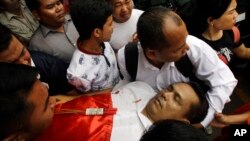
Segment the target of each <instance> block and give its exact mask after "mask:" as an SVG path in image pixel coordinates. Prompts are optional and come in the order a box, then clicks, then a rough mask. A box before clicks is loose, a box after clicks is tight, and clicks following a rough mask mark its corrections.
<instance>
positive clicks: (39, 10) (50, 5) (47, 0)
mask: <svg viewBox="0 0 250 141" xmlns="http://www.w3.org/2000/svg"><path fill="white" fill-rule="evenodd" d="M25 2H26V5H27V7H28V8H29V9H30V11H31V12H32V14H33V15H34V16H35V17H36V19H37V20H38V21H39V22H40V23H41V24H43V25H44V26H46V27H49V28H52V29H57V28H58V27H61V26H62V25H63V23H64V21H65V11H64V7H63V4H62V2H61V0H25Z"/></svg>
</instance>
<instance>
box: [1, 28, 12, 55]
mask: <svg viewBox="0 0 250 141" xmlns="http://www.w3.org/2000/svg"><path fill="white" fill-rule="evenodd" d="M11 35H12V34H11V31H10V29H8V28H7V27H5V26H4V25H2V24H0V52H2V51H4V50H6V49H8V47H9V45H10V42H11V40H12V36H11Z"/></svg>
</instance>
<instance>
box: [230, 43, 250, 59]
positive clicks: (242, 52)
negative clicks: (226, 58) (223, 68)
mask: <svg viewBox="0 0 250 141" xmlns="http://www.w3.org/2000/svg"><path fill="white" fill-rule="evenodd" d="M233 51H234V53H235V55H236V56H238V57H239V58H242V59H250V48H247V47H246V46H245V44H244V43H242V44H241V45H240V46H239V47H237V48H234V50H233Z"/></svg>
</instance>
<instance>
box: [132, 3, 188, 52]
mask: <svg viewBox="0 0 250 141" xmlns="http://www.w3.org/2000/svg"><path fill="white" fill-rule="evenodd" d="M167 18H172V19H173V21H174V22H175V23H176V25H178V26H180V25H182V24H184V22H183V21H182V19H181V18H180V17H179V16H178V15H177V14H176V13H175V12H173V11H172V10H171V9H168V8H166V7H161V6H157V7H152V8H149V9H148V10H146V11H145V12H144V13H143V14H142V15H141V16H140V18H139V20H138V23H137V34H138V38H139V40H140V43H141V45H142V47H143V48H150V49H154V50H161V49H163V48H166V47H169V42H168V40H167V39H166V38H167V37H166V36H165V35H164V33H163V27H164V26H167V25H166V24H167V23H166V22H165V20H166V19H167Z"/></svg>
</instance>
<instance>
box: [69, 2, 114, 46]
mask: <svg viewBox="0 0 250 141" xmlns="http://www.w3.org/2000/svg"><path fill="white" fill-rule="evenodd" d="M70 15H71V17H72V20H73V23H74V25H75V27H76V29H77V31H78V33H79V35H80V37H79V40H80V41H82V40H87V39H90V37H92V36H93V37H94V38H97V40H100V41H101V42H103V41H109V40H110V38H111V35H112V32H113V24H112V23H113V18H112V6H111V5H110V4H108V3H107V2H106V1H105V0H76V1H74V3H73V4H72V6H71V8H70Z"/></svg>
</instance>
